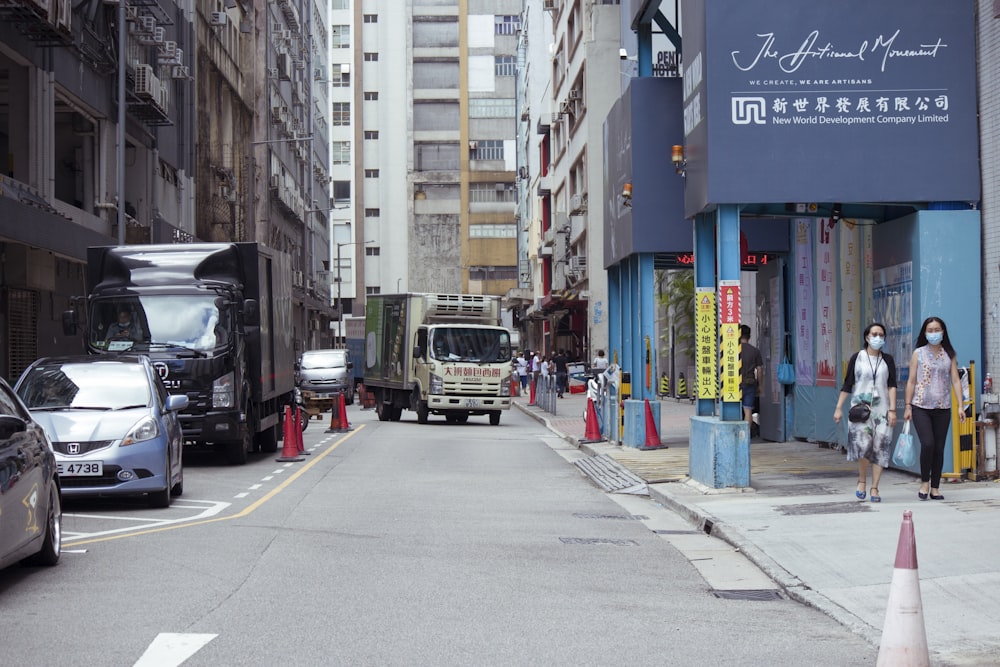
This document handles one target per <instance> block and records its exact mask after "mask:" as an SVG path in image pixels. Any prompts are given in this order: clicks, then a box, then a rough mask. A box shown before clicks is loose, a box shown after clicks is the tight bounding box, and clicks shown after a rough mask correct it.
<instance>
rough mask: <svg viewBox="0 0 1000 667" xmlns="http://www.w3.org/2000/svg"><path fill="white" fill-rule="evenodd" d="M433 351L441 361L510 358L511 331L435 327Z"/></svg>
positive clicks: (432, 332)
mask: <svg viewBox="0 0 1000 667" xmlns="http://www.w3.org/2000/svg"><path fill="white" fill-rule="evenodd" d="M430 355H431V358H432V359H436V360H438V361H474V362H480V363H497V362H509V361H510V358H511V355H510V333H509V332H508V331H506V330H504V329H472V328H449V327H435V328H434V329H433V330H432V331H431V346H430Z"/></svg>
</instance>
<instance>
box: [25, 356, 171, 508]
mask: <svg viewBox="0 0 1000 667" xmlns="http://www.w3.org/2000/svg"><path fill="white" fill-rule="evenodd" d="M14 390H15V391H16V392H17V395H18V396H19V397H20V398H21V400H23V401H24V404H25V405H26V406H28V409H29V410H30V411H31V414H32V416H33V417H34V418H35V419H36V420H37V421H38V423H39V424H41V425H42V427H43V428H44V429H45V431H46V433H47V434H48V436H49V439H50V441H51V442H52V447H53V449H54V451H55V455H56V464H57V466H58V470H59V478H60V482H61V485H62V491H63V494H64V495H65V496H66V497H67V498H69V497H75V496H111V495H136V494H145V495H146V497H147V499H148V502H149V504H150V505H151V506H153V507H168V506H169V505H170V500H171V496H179V495H181V493H183V490H184V467H183V461H182V458H181V451H182V448H183V446H184V437H183V434H182V432H181V426H180V419H179V417H178V415H177V412H178V411H179V410H183V409H184V408H186V407H187V405H188V397H187V396H184V395H171V394H168V393H167V390H166V389H165V388H164V386H163V381H162V380H160V377H159V375H158V374H157V372H156V369H154V368H153V364H152V363H151V362H150V360H149V358H148V357H146V356H145V355H121V356H115V357H108V356H103V355H102V356H94V355H83V356H71V357H48V358H43V359H39V360H38V361H36V362H34V363H33V364H31V365H30V366H28V368H27V369H26V370H25V371H24V373H22V374H21V377H20V379H19V380H18V381H17V385H16V386H15V387H14Z"/></svg>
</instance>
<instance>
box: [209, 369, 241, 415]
mask: <svg viewBox="0 0 1000 667" xmlns="http://www.w3.org/2000/svg"><path fill="white" fill-rule="evenodd" d="M235 381H236V376H235V375H234V374H233V373H226V374H225V375H223V376H222V377H220V378H219V379H217V380H216V381H215V382H213V383H212V407H213V408H231V407H233V406H234V405H235V404H236V400H235V392H234V391H233V384H234V383H235Z"/></svg>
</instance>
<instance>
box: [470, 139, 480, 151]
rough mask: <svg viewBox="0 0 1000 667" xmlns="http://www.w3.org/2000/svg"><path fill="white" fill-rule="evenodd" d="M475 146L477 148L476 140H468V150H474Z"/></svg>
mask: <svg viewBox="0 0 1000 667" xmlns="http://www.w3.org/2000/svg"><path fill="white" fill-rule="evenodd" d="M477 148H479V144H478V143H477V142H475V141H470V142H469V150H470V151H474V150H476V149H477Z"/></svg>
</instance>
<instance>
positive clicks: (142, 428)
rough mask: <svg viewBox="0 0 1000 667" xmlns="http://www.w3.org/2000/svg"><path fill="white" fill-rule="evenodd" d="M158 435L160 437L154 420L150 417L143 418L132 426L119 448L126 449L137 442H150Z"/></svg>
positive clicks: (158, 428) (157, 425) (158, 427)
mask: <svg viewBox="0 0 1000 667" xmlns="http://www.w3.org/2000/svg"><path fill="white" fill-rule="evenodd" d="M158 435H160V426H159V424H157V423H156V420H155V419H153V418H152V417H143V418H142V421H140V422H139V423H138V424H136V425H135V426H133V427H132V430H131V431H129V432H128V435H126V436H125V437H124V438H122V442H121V445H120V446H121V447H127V446H128V445H134V444H135V443H137V442H143V441H145V440H152V439H153V438H155V437H157V436H158Z"/></svg>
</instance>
